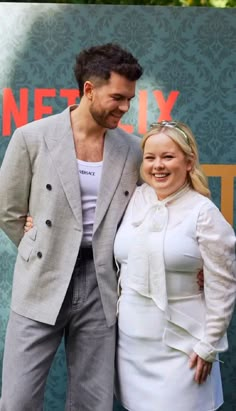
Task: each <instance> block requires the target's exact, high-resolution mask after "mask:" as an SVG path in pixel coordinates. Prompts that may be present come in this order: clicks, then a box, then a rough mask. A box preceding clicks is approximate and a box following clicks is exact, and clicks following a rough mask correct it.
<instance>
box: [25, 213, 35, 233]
mask: <svg viewBox="0 0 236 411" xmlns="http://www.w3.org/2000/svg"><path fill="white" fill-rule="evenodd" d="M33 226H34V222H33V218H32V217H31V216H30V215H28V216H27V218H26V220H25V225H24V232H25V233H27V232H28V231H29V230H30V229H31V228H32V227H33Z"/></svg>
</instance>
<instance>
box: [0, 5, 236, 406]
mask: <svg viewBox="0 0 236 411" xmlns="http://www.w3.org/2000/svg"><path fill="white" fill-rule="evenodd" d="M0 16H1V25H0V49H1V54H0V64H1V71H0V88H1V93H2V92H3V89H4V88H6V87H9V88H11V89H12V90H13V91H14V95H15V97H16V99H19V97H18V96H19V90H20V89H21V88H28V89H29V98H28V110H29V117H28V121H31V120H33V119H34V112H35V101H34V90H35V89H36V88H49V89H50V88H52V89H56V97H55V98H45V99H44V105H45V106H46V105H48V106H52V107H53V112H54V113H56V112H59V111H61V110H63V109H64V108H65V107H66V103H67V102H66V100H65V99H64V98H62V97H60V96H59V92H60V90H61V89H70V88H76V83H75V80H74V75H73V65H74V62H75V55H76V54H77V53H78V52H79V51H80V50H81V49H82V48H85V47H89V46H91V45H95V44H101V43H105V42H110V41H112V42H118V43H120V44H121V45H123V46H125V47H126V48H127V49H129V50H130V51H131V52H133V53H134V55H136V56H137V57H138V58H139V60H140V62H141V64H142V65H143V67H144V69H145V71H144V75H143V77H142V78H141V79H140V81H139V82H138V87H137V98H136V99H135V100H134V102H133V103H132V107H131V109H130V111H129V113H127V115H126V116H125V118H124V120H123V123H124V124H125V123H126V124H130V125H132V126H133V127H134V132H135V133H136V134H139V127H138V124H139V118H138V117H139V116H140V112H139V110H140V95H141V94H140V93H141V91H142V90H146V91H147V106H146V111H147V113H146V118H147V125H148V124H150V123H152V122H154V121H156V120H157V119H158V117H159V115H160V109H159V107H158V105H157V101H156V99H155V96H154V94H153V91H154V90H160V91H161V92H162V93H163V96H164V98H165V100H167V98H168V96H169V94H170V92H171V91H173V90H177V91H179V95H178V98H177V100H176V102H175V104H174V106H173V109H172V111H171V116H172V118H175V119H179V120H182V121H184V122H187V123H188V124H189V125H190V126H191V128H192V129H193V130H194V132H195V134H196V137H197V141H198V145H199V150H200V159H201V162H202V163H207V164H211V163H212V164H213V163H214V164H232V163H234V162H235V153H236V139H235V134H236V115H235V113H236V98H235V90H236V77H235V73H236V24H235V21H236V9H213V8H180V7H176V8H175V7H159V6H145V7H142V6H118V5H117V6H108V5H107V6H105V5H104V6H103V5H86V6H85V5H72V4H70V5H68V4H60V5H57V4H24V3H19V4H11V3H1V4H0ZM0 108H1V123H0V133H1V135H2V134H3V118H2V112H3V102H2V99H1V102H0ZM144 117H145V116H144ZM14 127H15V125H14V122H12V131H13V129H14ZM8 142H9V137H7V136H4V137H3V136H1V137H0V163H1V161H2V158H3V156H4V153H5V150H6V147H7V144H8ZM210 183H211V189H212V195H213V200H214V201H215V202H216V204H217V205H218V206H219V205H220V181H219V179H217V178H214V179H211V182H210ZM15 256H16V250H15V248H14V246H13V245H12V244H11V243H10V242H9V241H8V240H7V238H6V237H5V235H4V234H3V233H0V358H2V353H3V347H4V336H5V329H6V323H7V318H8V314H9V305H10V294H11V283H12V273H13V267H14V261H15ZM229 342H230V349H229V351H228V352H227V353H226V354H224V355H223V356H222V360H223V361H224V364H223V365H222V374H223V383H224V392H225V404H224V406H223V407H222V411H235V409H236V393H235V388H234V387H235V383H236V381H235V380H236V355H235V353H236V318H234V320H233V321H232V324H231V327H230V331H229ZM0 364H1V360H0ZM65 387H66V369H65V359H64V351H63V347H62V346H61V347H60V349H59V351H58V354H57V356H56V358H55V361H54V364H53V367H52V369H51V372H50V375H49V378H48V383H47V390H46V394H45V411H63V409H64V401H65V390H66V388H65ZM114 410H116V411H118V410H119V411H120V410H121V408H120V406H119V405H118V404H117V403H116V404H115V405H114Z"/></svg>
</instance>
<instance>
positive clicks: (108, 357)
mask: <svg viewBox="0 0 236 411" xmlns="http://www.w3.org/2000/svg"><path fill="white" fill-rule="evenodd" d="M55 292H56V290H55ZM115 328H116V327H115V326H113V327H110V328H108V327H107V324H106V320H105V316H104V312H103V308H102V303H101V297H100V293H99V290H98V285H97V280H96V275H95V268H94V264H93V260H92V259H87V258H78V260H77V263H76V266H75V269H74V272H73V277H72V280H71V283H70V286H69V289H68V291H67V294H66V297H65V300H64V303H63V305H62V308H61V311H60V313H59V316H58V319H57V322H56V324H55V326H50V325H48V324H43V323H39V322H37V321H33V320H31V319H28V318H25V317H22V316H20V315H18V314H16V313H14V312H11V313H10V318H9V323H8V328H7V334H6V342H5V352H4V359H3V384H2V398H1V401H0V411H42V410H43V397H44V389H45V383H46V378H47V375H48V372H49V369H50V366H51V364H52V361H53V358H54V355H55V353H56V351H57V348H58V346H59V344H60V342H61V340H62V337H63V336H64V337H65V350H66V361H67V371H68V387H67V401H66V410H67V411H112V407H113V405H112V404H113V383H114V355H115Z"/></svg>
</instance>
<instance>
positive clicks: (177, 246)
mask: <svg viewBox="0 0 236 411" xmlns="http://www.w3.org/2000/svg"><path fill="white" fill-rule="evenodd" d="M142 148H143V163H142V167H141V174H142V177H143V180H144V181H145V183H144V184H143V185H142V186H140V187H137V189H136V191H135V192H134V194H133V197H132V199H131V201H130V203H129V206H128V208H127V210H126V214H125V216H124V219H123V221H122V224H121V226H120V228H119V231H118V233H117V236H116V240H115V244H114V252H115V257H116V261H117V262H118V264H119V265H120V279H119V281H120V288H121V295H120V298H119V302H118V313H119V315H118V328H119V338H118V347H117V372H118V384H117V393H118V397H119V399H120V400H121V403H122V404H123V406H124V407H125V408H126V409H127V410H130V411H164V410H166V411H211V410H216V409H218V408H219V407H220V406H221V405H222V403H223V395H222V385H221V377H220V368H219V359H218V353H220V352H223V351H225V350H226V349H227V337H226V334H225V332H226V330H227V327H228V325H229V322H230V319H231V316H232V313H233V306H234V300H235V290H236V280H235V235H234V232H233V229H232V228H231V226H230V225H229V224H228V223H227V222H226V220H225V219H224V217H223V216H222V214H221V213H220V212H219V210H218V209H217V207H216V206H215V205H214V204H213V203H212V202H211V200H209V196H210V192H209V189H208V186H207V182H206V178H205V177H204V175H203V173H202V171H201V169H200V166H199V162H198V152H197V147H196V142H195V139H194V136H193V134H192V132H191V130H190V129H189V128H188V127H187V126H186V125H185V124H183V123H180V122H161V123H156V124H155V126H154V127H153V128H152V129H151V130H150V131H149V132H148V133H147V134H146V135H145V136H144V138H143V140H142ZM202 268H203V270H204V291H203V292H202V291H199V287H198V285H197V283H196V275H197V273H198V271H199V270H200V269H202Z"/></svg>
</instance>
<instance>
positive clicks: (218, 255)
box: [194, 203, 236, 361]
mask: <svg viewBox="0 0 236 411" xmlns="http://www.w3.org/2000/svg"><path fill="white" fill-rule="evenodd" d="M197 239H198V243H199V248H200V252H201V255H202V259H203V272H204V295H205V304H206V320H205V330H204V336H203V338H202V340H200V341H199V342H198V343H197V344H196V345H195V347H194V351H195V352H196V353H197V354H198V355H199V356H200V357H201V358H203V359H204V360H206V361H214V360H215V358H216V354H217V353H218V352H222V351H225V350H226V349H227V348H228V345H227V339H226V338H225V337H224V334H225V332H226V330H227V328H228V326H229V322H230V319H231V317H232V314H233V309H234V302H235V296H236V265H235V234H234V231H233V229H232V227H231V226H230V225H229V224H228V223H227V221H226V220H225V219H224V217H223V215H222V214H221V213H220V211H219V210H218V208H217V207H216V206H215V205H214V204H213V203H208V204H205V205H204V206H203V207H202V208H201V211H200V214H199V218H198V223H197Z"/></svg>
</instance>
